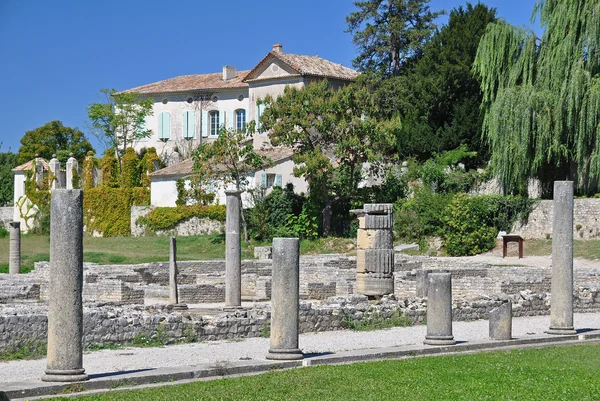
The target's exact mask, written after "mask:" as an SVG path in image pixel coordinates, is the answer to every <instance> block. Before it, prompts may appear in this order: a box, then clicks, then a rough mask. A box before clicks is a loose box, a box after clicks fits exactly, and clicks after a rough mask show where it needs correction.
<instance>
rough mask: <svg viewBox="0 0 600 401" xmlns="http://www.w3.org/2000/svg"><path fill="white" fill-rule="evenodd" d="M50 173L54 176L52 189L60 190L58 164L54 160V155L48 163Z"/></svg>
mask: <svg viewBox="0 0 600 401" xmlns="http://www.w3.org/2000/svg"><path fill="white" fill-rule="evenodd" d="M48 166H49V168H50V172H51V173H52V175H53V176H54V179H53V180H52V189H57V188H62V186H61V182H60V162H59V161H58V159H57V158H56V155H52V159H50V161H49V162H48Z"/></svg>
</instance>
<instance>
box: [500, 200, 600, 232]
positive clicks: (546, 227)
mask: <svg viewBox="0 0 600 401" xmlns="http://www.w3.org/2000/svg"><path fill="white" fill-rule="evenodd" d="M599 220H600V199H575V204H574V209H573V238H574V239H583V240H590V239H593V240H597V239H600V221H599ZM511 233H513V234H520V235H521V236H522V237H523V238H526V239H549V238H551V237H552V201H551V200H543V201H540V202H539V203H538V204H537V205H536V206H535V208H534V209H533V211H532V212H531V213H530V214H529V218H528V220H527V223H526V224H520V223H517V224H515V226H514V227H513V230H512V232H511Z"/></svg>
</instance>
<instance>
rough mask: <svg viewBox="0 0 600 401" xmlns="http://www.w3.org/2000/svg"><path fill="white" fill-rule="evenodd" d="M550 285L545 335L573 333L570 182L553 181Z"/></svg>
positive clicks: (571, 190)
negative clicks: (547, 327)
mask: <svg viewBox="0 0 600 401" xmlns="http://www.w3.org/2000/svg"><path fill="white" fill-rule="evenodd" d="M552 209H553V213H552V284H551V288H550V292H551V297H550V329H549V330H548V331H547V332H546V333H548V334H576V333H577V332H576V331H575V329H574V327H573V181H554V200H553V201H552Z"/></svg>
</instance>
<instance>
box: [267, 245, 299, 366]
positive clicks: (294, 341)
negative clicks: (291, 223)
mask: <svg viewBox="0 0 600 401" xmlns="http://www.w3.org/2000/svg"><path fill="white" fill-rule="evenodd" d="M299 296H300V240H299V239H298V238H273V278H272V282H271V346H270V348H269V353H268V355H267V359H276V360H293V359H302V358H303V357H304V356H303V355H302V351H300V349H299V348H298V331H299V330H298V323H299V318H298V314H299V307H300V300H299Z"/></svg>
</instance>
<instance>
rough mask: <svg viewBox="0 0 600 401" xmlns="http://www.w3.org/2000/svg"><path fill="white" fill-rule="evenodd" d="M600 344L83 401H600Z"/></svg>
mask: <svg viewBox="0 0 600 401" xmlns="http://www.w3.org/2000/svg"><path fill="white" fill-rule="evenodd" d="M599 372H600V344H595V345H576V346H557V347H549V348H541V349H528V350H516V351H497V352H491V353H479V354H470V355H452V356H443V357H425V358H413V359H406V360H400V361H385V362H370V363H359V364H353V365H340V366H320V367H309V368H301V369H292V370H286V371H280V372H270V373H265V374H261V375H258V376H247V377H238V378H228V379H219V380H213V381H205V382H195V383H188V384H183V385H172V386H164V387H159V388H150V389H143V390H134V391H114V392H111V393H107V394H104V395H95V396H88V397H81V398H78V399H81V400H116V401H121V400H261V401H262V400H544V401H545V400H579V401H582V400H600V373H599Z"/></svg>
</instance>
